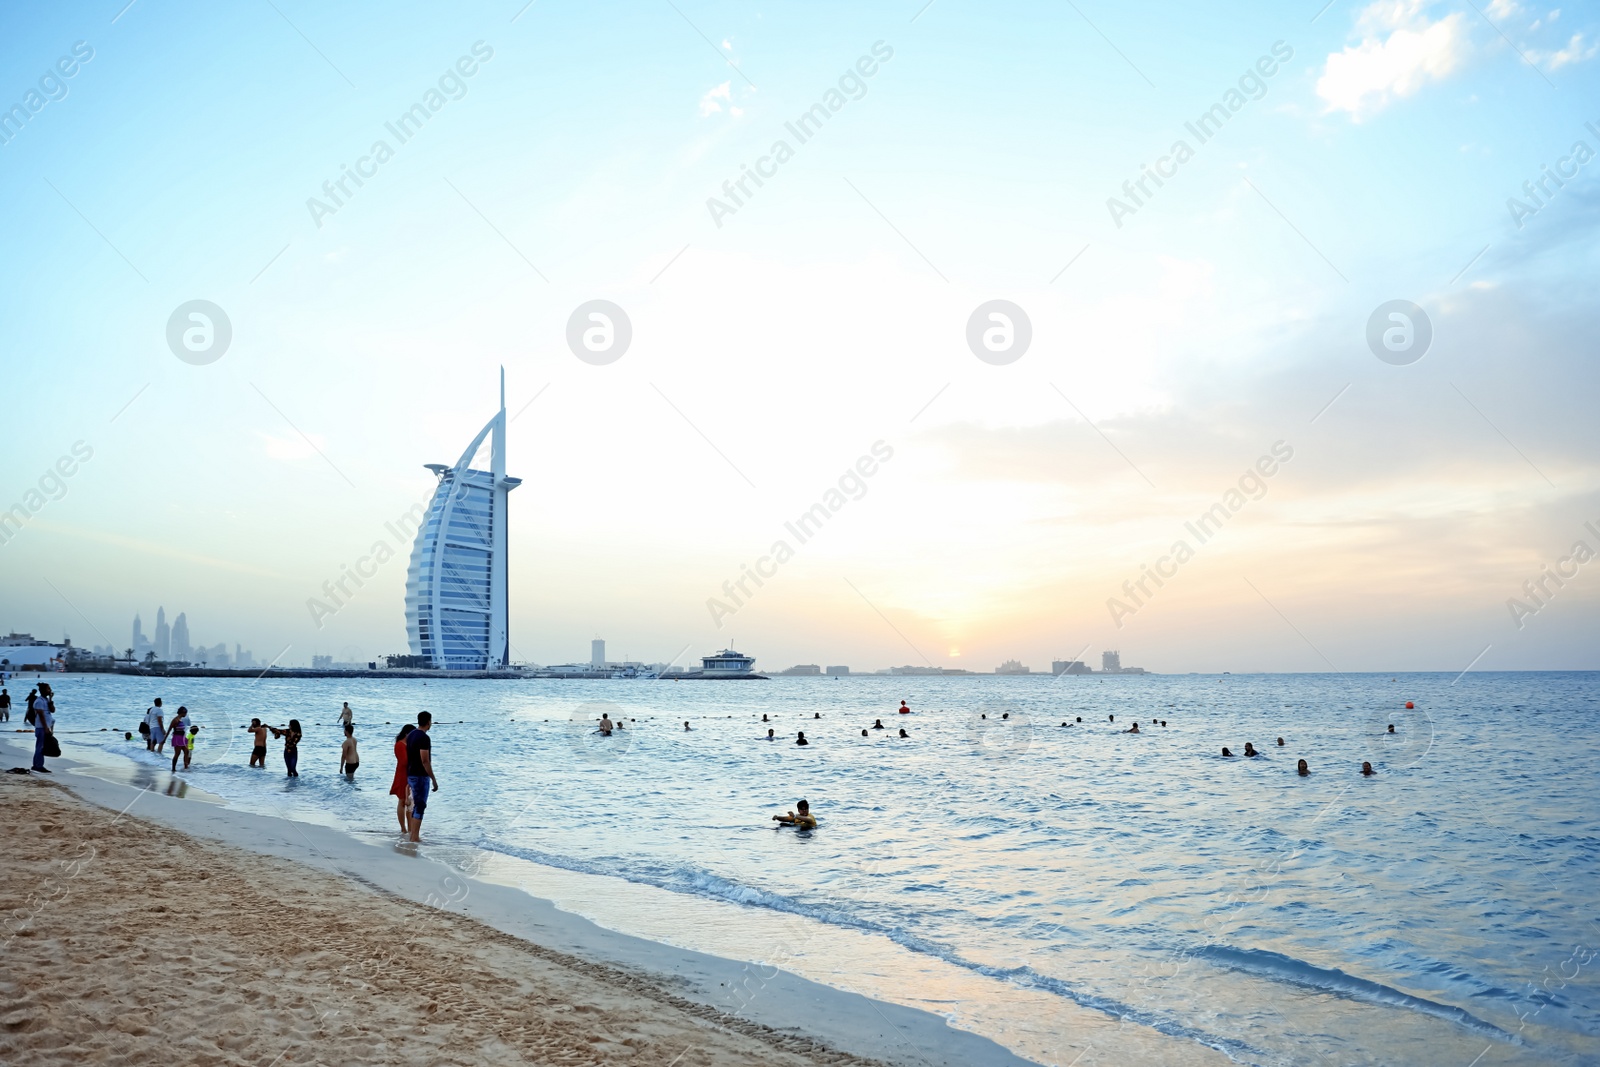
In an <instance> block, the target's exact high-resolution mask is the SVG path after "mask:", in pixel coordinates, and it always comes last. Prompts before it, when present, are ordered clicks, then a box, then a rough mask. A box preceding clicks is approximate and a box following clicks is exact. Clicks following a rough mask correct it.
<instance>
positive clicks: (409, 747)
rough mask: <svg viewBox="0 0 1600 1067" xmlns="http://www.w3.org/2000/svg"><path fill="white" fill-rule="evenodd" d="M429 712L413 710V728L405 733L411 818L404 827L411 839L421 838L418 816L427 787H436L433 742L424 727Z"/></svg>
mask: <svg viewBox="0 0 1600 1067" xmlns="http://www.w3.org/2000/svg"><path fill="white" fill-rule="evenodd" d="M432 725H433V716H432V715H430V714H429V713H428V712H426V711H419V712H417V728H416V729H415V730H412V731H411V733H409V734H407V735H406V781H407V783H409V784H410V786H411V818H410V820H409V821H408V824H407V827H406V828H407V829H408V830H410V831H411V840H413V841H421V840H422V816H423V814H424V813H425V812H426V811H427V810H428V790H429V788H430V787H431V788H432V789H433V790H434V791H435V792H437V791H438V789H439V779H438V777H437V776H435V775H434V773H433V752H432V749H433V742H432V741H431V740H430V739H429V737H428V727H430V726H432Z"/></svg>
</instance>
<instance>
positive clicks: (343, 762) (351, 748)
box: [339, 704, 361, 778]
mask: <svg viewBox="0 0 1600 1067" xmlns="http://www.w3.org/2000/svg"><path fill="white" fill-rule="evenodd" d="M345 706H346V707H348V706H349V705H348V704H347V705H345ZM360 764H361V756H360V754H359V753H358V752H356V728H355V727H354V726H351V725H350V724H349V723H345V724H344V743H343V744H341V745H340V746H339V773H340V774H343V775H346V776H348V777H350V778H354V777H355V776H356V768H357V767H358V766H360Z"/></svg>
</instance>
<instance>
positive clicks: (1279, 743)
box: [1278, 737, 1283, 748]
mask: <svg viewBox="0 0 1600 1067" xmlns="http://www.w3.org/2000/svg"><path fill="white" fill-rule="evenodd" d="M1278 747H1279V748H1282V747H1283V738H1281V737H1280V738H1278Z"/></svg>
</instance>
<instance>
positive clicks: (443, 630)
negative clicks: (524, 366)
mask: <svg viewBox="0 0 1600 1067" xmlns="http://www.w3.org/2000/svg"><path fill="white" fill-rule="evenodd" d="M485 438H488V439H489V469H488V470H486V471H485V470H475V469H473V468H472V466H471V463H472V460H473V458H474V457H475V456H476V455H477V454H478V450H479V448H481V447H482V446H483V442H484V439H485ZM427 466H428V469H429V470H430V471H432V472H433V473H434V474H435V475H436V476H437V477H438V479H439V485H438V487H437V488H436V489H435V490H434V492H433V501H432V502H431V503H430V504H429V505H428V511H427V514H426V515H425V516H424V518H423V521H422V528H421V529H420V530H418V531H417V539H416V542H415V543H414V544H413V545H412V548H411V565H410V567H409V569H408V570H407V571H406V634H407V636H408V637H409V639H410V644H411V654H412V655H413V656H421V657H423V658H424V659H426V660H427V662H428V663H429V664H430V665H431V666H433V667H435V668H440V669H445V670H468V671H472V670H476V671H481V670H493V669H495V668H497V667H503V666H506V665H507V664H508V663H510V662H511V640H510V634H509V629H508V626H507V572H506V496H507V494H508V493H510V491H511V490H513V489H515V488H516V487H517V486H518V485H521V484H522V479H520V478H508V477H506V375H505V370H504V369H502V370H501V371H500V410H499V411H498V412H496V413H495V416H494V418H492V419H490V420H489V422H488V423H487V424H486V425H485V426H484V428H483V429H482V430H480V431H479V432H478V436H476V437H474V438H473V439H472V443H471V444H470V445H468V446H467V449H466V451H465V452H463V453H461V458H460V459H459V460H457V461H456V463H455V466H453V467H446V466H445V465H444V464H442V463H430V464H428V465H427Z"/></svg>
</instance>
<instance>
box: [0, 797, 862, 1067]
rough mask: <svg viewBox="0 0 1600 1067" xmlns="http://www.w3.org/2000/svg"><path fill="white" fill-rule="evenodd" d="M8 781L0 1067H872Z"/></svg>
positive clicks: (389, 899)
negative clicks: (624, 1066) (320, 1066)
mask: <svg viewBox="0 0 1600 1067" xmlns="http://www.w3.org/2000/svg"><path fill="white" fill-rule="evenodd" d="M69 784H70V783H69V782H68V781H66V776H65V775H59V774H58V775H57V776H56V778H55V779H45V778H42V777H39V776H32V777H24V776H20V775H18V776H11V775H6V776H3V777H0V804H3V805H4V807H5V810H6V811H7V813H8V817H9V821H10V823H11V831H12V832H11V833H10V834H8V841H7V846H6V862H5V863H4V864H3V865H0V892H3V893H4V899H5V900H6V901H7V902H8V904H9V905H10V910H9V911H8V912H7V916H6V920H5V927H4V932H3V948H0V954H3V957H4V959H5V967H4V977H3V980H0V998H3V1002H4V1004H5V1005H6V1006H5V1008H4V1009H3V1010H0V1060H3V1061H4V1062H6V1063H8V1064H18V1065H20V1064H40V1065H52V1064H82V1063H93V1064H148V1063H169V1064H180V1065H188V1064H193V1065H214V1064H250V1065H253V1067H260V1065H262V1064H290V1063H329V1064H417V1065H424V1064H426V1065H433V1064H445V1063H449V1064H521V1063H551V1064H602V1063H617V1062H629V1063H638V1064H652V1065H653V1064H659V1065H662V1067H668V1065H674V1064H675V1065H679V1067H715V1065H729V1067H732V1065H735V1064H773V1065H790V1064H793V1065H799V1064H839V1065H845V1064H873V1063H878V1062H879V1061H877V1060H872V1059H865V1058H862V1057H859V1056H854V1055H850V1054H847V1053H843V1052H839V1051H837V1050H834V1049H830V1048H828V1047H826V1046H824V1045H823V1044H821V1043H820V1042H818V1041H816V1040H813V1039H811V1038H809V1037H806V1036H803V1035H799V1034H794V1033H784V1032H779V1031H778V1030H774V1029H772V1028H769V1027H766V1026H763V1025H760V1024H758V1023H753V1022H748V1021H745V1020H742V1019H737V1018H733V1017H731V1016H728V1015H726V1014H724V1013H721V1012H718V1011H717V1010H716V1009H715V1008H713V1007H710V1006H708V1005H705V1004H702V1003H697V1002H695V1001H693V1000H690V999H688V998H685V997H683V996H680V995H678V994H676V993H675V992H673V991H672V990H671V989H669V988H667V987H666V985H665V984H664V983H662V982H661V981H659V980H657V979H656V978H653V977H650V976H646V975H644V974H642V973H638V972H630V971H627V970H624V969H619V968H616V967H611V966H607V965H604V964H601V963H597V962H593V961H590V960H587V959H584V958H581V957H579V956H575V955H571V954H568V953H565V952H561V951H557V950H554V949H550V948H545V947H541V946H539V945H537V944H533V943H530V942H528V941H525V940H521V939H519V938H516V937H512V936H509V935H507V934H505V933H502V932H500V931H497V930H494V929H492V928H490V927H489V926H486V925H484V924H482V923H479V922H477V921H475V920H473V919H471V918H467V917H464V916H460V915H456V914H451V913H448V912H445V911H441V910H439V909H437V908H430V907H426V906H424V905H422V904H418V903H414V902H411V901H408V900H404V899H402V898H400V897H398V896H395V895H392V894H390V893H387V892H382V891H379V890H377V889H375V888H367V887H364V886H362V885H360V884H358V883H357V882H356V881H354V880H352V879H350V878H347V877H340V876H338V875H334V874H329V873H325V872H322V871H317V870H312V869H309V868H307V867H306V866H304V865H302V864H299V863H296V862H293V861H291V860H287V859H282V858H278V857H274V856H264V855H258V854H254V853H251V852H247V851H244V850H242V849H238V848H234V847H230V846H228V845H225V844H221V843H218V842H216V841H212V840H204V839H200V838H195V837H190V836H187V835H185V834H183V833H180V832H178V831H175V830H174V829H172V828H171V827H170V826H169V825H164V824H163V822H162V821H161V820H160V819H156V820H150V819H149V815H148V813H146V814H144V815H141V814H140V813H139V812H138V810H137V809H134V810H131V811H129V812H127V813H125V814H120V815H119V814H118V813H116V812H114V811H111V810H108V809H106V808H102V807H99V806H97V805H93V804H89V803H86V802H84V801H83V800H80V799H79V798H77V797H76V796H74V795H73V794H72V792H70V791H69V788H68V786H69Z"/></svg>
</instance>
